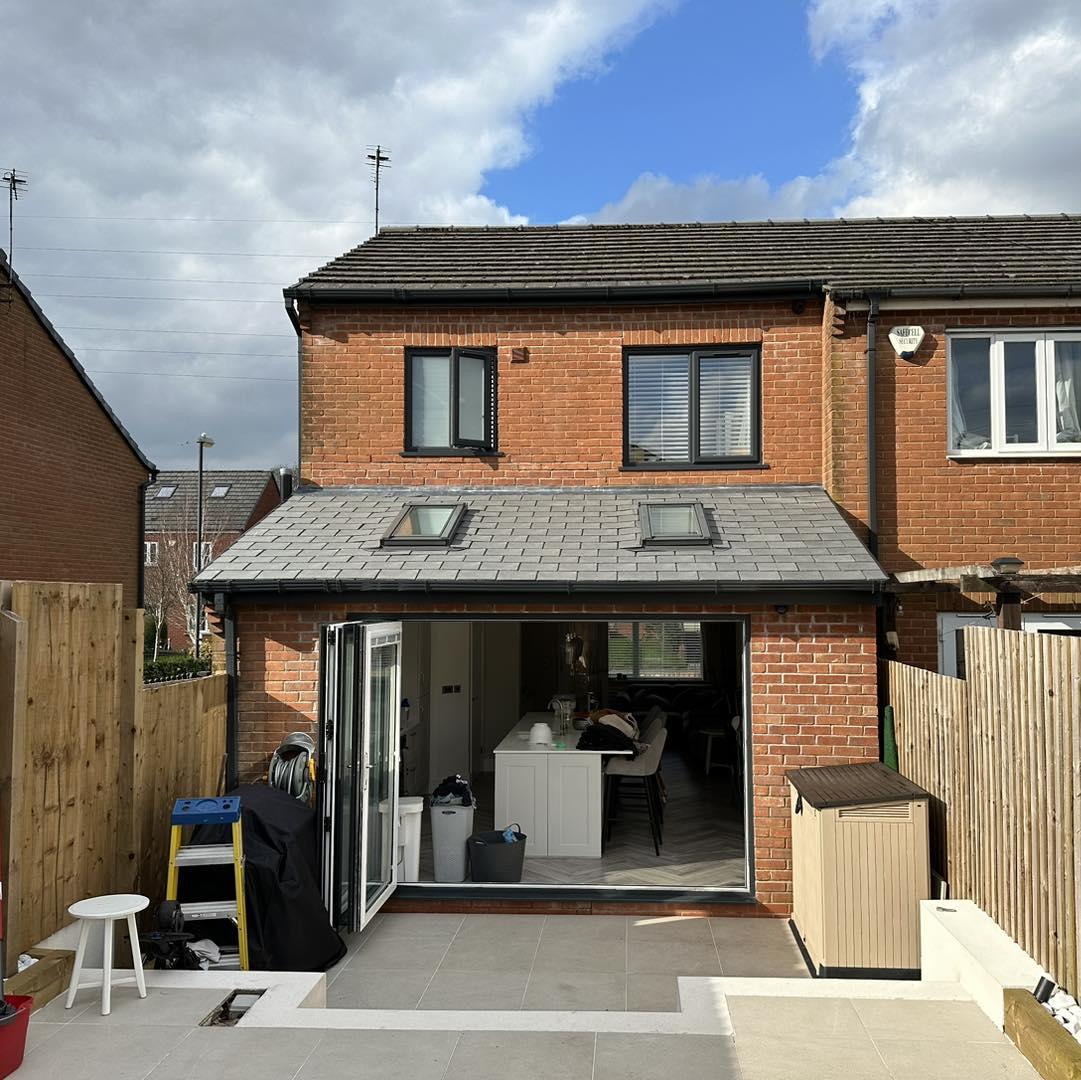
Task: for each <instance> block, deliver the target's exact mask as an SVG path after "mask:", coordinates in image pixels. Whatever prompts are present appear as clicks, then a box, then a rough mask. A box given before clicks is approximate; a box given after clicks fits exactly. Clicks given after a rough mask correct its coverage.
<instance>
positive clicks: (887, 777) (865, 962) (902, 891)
mask: <svg viewBox="0 0 1081 1080" xmlns="http://www.w3.org/2000/svg"><path fill="white" fill-rule="evenodd" d="M787 776H788V781H789V784H790V786H791V796H792V803H791V812H792V894H793V895H792V921H793V925H794V928H795V930H796V933H797V935H798V937H799V939H800V941H801V942H802V944H803V948H804V951H805V952H806V954H807V956H808V958H809V961H810V964H811V968H812V970H813V971H814V973H815V974H816V975H818V976H819V977H822V978H829V977H832V978H844V977H846V976H851V977H872V976H873V977H878V978H882V977H886V978H899V979H900V978H913V979H915V978H919V974H920V971H919V969H920V935H919V901H920V900H926V899H928V897H929V895H930V888H931V868H930V853H929V850H928V837H927V802H928V799H929V798H930V796H929V795H928V793H927V792H926V791H924V790H923V788H921V787H919V786H918V785H916V784H914V783H912V781H911V780H908V779H906V778H905V777H903V776H901V775H900V774H899V773H896V772H894V771H893V770H892V769H889V768H887V767H886V766H885V765H883V764H882V763H881V762H877V761H876V762H868V763H866V764H860V765H827V766H824V767H821V768H815V769H794V770H792V771H791V772H789V773H788V774H787Z"/></svg>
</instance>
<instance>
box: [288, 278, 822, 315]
mask: <svg viewBox="0 0 1081 1080" xmlns="http://www.w3.org/2000/svg"><path fill="white" fill-rule="evenodd" d="M825 288H826V282H824V281H821V280H819V279H810V278H796V279H782V280H778V281H742V282H732V283H717V282H702V283H699V284H686V283H681V284H675V285H577V286H565V287H564V286H551V287H538V286H533V285H520V286H506V287H502V288H496V287H492V286H484V287H465V288H419V289H418V288H408V287H378V288H357V287H351V286H342V287H336V286H325V285H324V286H318V285H299V284H298V285H293V286H290V287H289V288H288V289H284V290H283V295H284V296H285V298H286V302H287V306H288V301H289V300H307V301H308V302H309V303H313V304H318V303H324V304H336V303H386V302H390V303H398V304H401V303H420V304H430V303H454V302H461V303H470V304H475V303H477V302H478V301H482V302H487V303H513V302H516V301H518V302H528V303H531V304H536V303H565V302H567V301H590V300H594V301H595V300H602V301H620V300H622V301H643V300H663V301H668V302H676V301H679V300H716V299H765V298H772V297H786V298H787V297H794V298H812V297H818V296H821V295H822V292H823V290H824V289H825ZM290 317H292V315H291V316H290Z"/></svg>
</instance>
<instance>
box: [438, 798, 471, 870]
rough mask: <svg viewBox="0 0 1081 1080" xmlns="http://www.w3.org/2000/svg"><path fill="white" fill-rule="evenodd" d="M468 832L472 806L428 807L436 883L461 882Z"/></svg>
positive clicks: (469, 830)
mask: <svg viewBox="0 0 1081 1080" xmlns="http://www.w3.org/2000/svg"><path fill="white" fill-rule="evenodd" d="M472 831H473V807H472V806H447V805H440V806H433V807H432V854H433V855H434V857H435V880H436V881H440V882H448V883H449V882H456V881H465V861H466V852H465V842H466V840H467V839H468V838H469V834H470V833H471V832H472Z"/></svg>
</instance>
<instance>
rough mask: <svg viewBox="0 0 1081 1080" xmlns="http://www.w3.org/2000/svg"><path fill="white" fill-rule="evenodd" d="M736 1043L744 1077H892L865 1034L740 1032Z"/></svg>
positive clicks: (745, 1079)
mask: <svg viewBox="0 0 1081 1080" xmlns="http://www.w3.org/2000/svg"><path fill="white" fill-rule="evenodd" d="M778 1030H783V1028H781V1027H779V1028H778ZM735 1042H736V1056H737V1057H738V1058H739V1063H740V1068H741V1070H742V1077H743V1080H893V1078H892V1077H891V1076H890V1073H889V1071H888V1070H887V1068H886V1066H885V1065H884V1064H883V1063H882V1059H881V1058H880V1057H879V1056H878V1051H877V1050H876V1049H875V1045H874V1043H872V1042H871V1040H870V1039H869V1038H867V1037H866V1036H864V1037H863V1038H861V1039H831V1038H818V1037H807V1038H779V1037H778V1036H777V1035H776V1034H773V1035H767V1036H761V1035H755V1036H748V1037H746V1038H745V1037H744V1036H742V1035H740V1034H739V1032H738V1031H737V1032H736V1040H735Z"/></svg>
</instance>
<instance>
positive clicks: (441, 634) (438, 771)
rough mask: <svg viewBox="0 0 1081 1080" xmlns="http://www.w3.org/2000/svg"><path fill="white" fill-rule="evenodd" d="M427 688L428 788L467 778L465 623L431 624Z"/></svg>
mask: <svg viewBox="0 0 1081 1080" xmlns="http://www.w3.org/2000/svg"><path fill="white" fill-rule="evenodd" d="M429 626H430V633H431V679H430V689H429V703H430V704H429V717H430V721H429V729H430V735H429V762H430V766H429V777H428V778H429V787H434V786H435V785H436V784H438V783H439V781H440V780H442V779H443V777H445V776H453V775H454V774H455V773H461V774H462V775H463V776H468V775H469V773H470V771H471V769H470V766H471V763H472V753H471V747H470V743H471V742H472V740H471V738H470V733H471V732H470V728H471V717H470V712H471V704H472V701H471V699H472V696H473V695H472V677H473V670H472V667H473V665H472V636H473V635H472V631H471V629H470V624H469V623H467V622H432V623H430V624H429Z"/></svg>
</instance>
